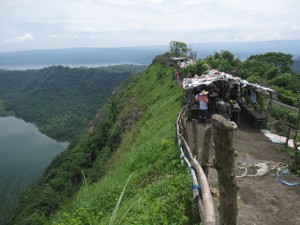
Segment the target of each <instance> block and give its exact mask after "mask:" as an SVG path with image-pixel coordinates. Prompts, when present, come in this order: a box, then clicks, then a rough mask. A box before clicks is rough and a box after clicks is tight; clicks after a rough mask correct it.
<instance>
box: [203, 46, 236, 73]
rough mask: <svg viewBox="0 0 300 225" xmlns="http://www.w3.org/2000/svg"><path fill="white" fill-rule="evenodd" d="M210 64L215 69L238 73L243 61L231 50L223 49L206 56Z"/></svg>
mask: <svg viewBox="0 0 300 225" xmlns="http://www.w3.org/2000/svg"><path fill="white" fill-rule="evenodd" d="M205 60H206V62H207V63H208V65H209V66H210V67H211V68H213V69H218V70H220V71H224V72H227V73H234V74H236V73H238V71H239V67H240V64H241V61H240V60H239V59H236V58H235V57H234V55H233V54H232V53H231V52H230V51H224V50H222V51H221V52H220V53H219V52H215V54H214V55H210V56H208V57H206V58H205Z"/></svg>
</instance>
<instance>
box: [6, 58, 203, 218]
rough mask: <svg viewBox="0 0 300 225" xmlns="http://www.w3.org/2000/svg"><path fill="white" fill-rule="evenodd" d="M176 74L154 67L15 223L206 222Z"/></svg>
mask: <svg viewBox="0 0 300 225" xmlns="http://www.w3.org/2000/svg"><path fill="white" fill-rule="evenodd" d="M173 72H174V71H173V70H172V69H171V68H164V67H163V66H162V65H160V64H159V63H156V64H153V65H152V66H151V67H150V68H148V69H147V71H146V72H145V73H143V74H140V75H137V76H135V77H133V78H132V79H131V80H130V81H129V82H128V83H127V84H126V86H125V87H123V88H122V89H121V90H120V91H119V92H118V93H116V94H115V95H114V96H112V98H111V99H110V100H109V102H108V103H107V104H106V105H105V107H104V108H102V110H101V112H100V113H99V116H98V117H97V119H96V121H95V129H94V130H93V131H92V132H91V133H89V134H87V135H86V136H85V137H84V138H82V139H81V140H80V141H79V142H78V143H77V144H76V145H74V146H73V147H71V148H69V149H68V150H67V151H65V152H63V153H62V154H61V155H59V156H58V157H57V158H56V159H55V160H53V162H52V163H51V165H50V166H49V168H48V169H47V170H46V172H45V174H44V176H43V177H42V178H41V179H40V181H39V182H38V183H37V184H36V185H35V186H34V187H33V188H31V189H30V190H28V191H27V192H26V193H25V194H24V195H23V197H22V198H21V200H20V203H19V206H18V207H17V208H16V210H15V213H14V216H13V217H12V219H11V222H10V224H48V223H51V224H108V223H109V222H110V221H111V219H112V214H113V212H114V221H116V222H117V223H120V222H121V223H122V224H157V223H160V224H194V223H196V221H199V218H198V216H197V213H195V210H196V209H195V208H194V203H193V201H192V192H191V181H190V177H189V175H188V168H186V167H183V168H182V167H181V164H180V158H179V149H178V146H177V145H176V142H175V139H176V137H175V132H174V121H175V120H176V117H177V113H178V111H179V109H180V102H181V101H180V99H181V87H180V86H179V85H176V84H175V83H174V82H173V80H172V78H173ZM132 173H133V174H132ZM83 174H84V176H83ZM131 175H132V177H131V179H130V180H129V181H128V183H127V185H126V188H125V190H124V191H123V192H122V189H123V188H124V187H125V183H126V180H127V178H128V177H129V176H131ZM84 178H85V179H84ZM178 190H180V191H178ZM121 193H122V194H121ZM120 196H122V200H120V201H119V203H118V207H117V210H115V211H114V209H115V206H116V204H117V202H118V198H119V197H120ZM188 196H190V198H189V197H188ZM71 199H72V200H71ZM70 200H71V202H70V203H68V202H69V201H70Z"/></svg>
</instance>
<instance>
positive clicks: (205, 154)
mask: <svg viewBox="0 0 300 225" xmlns="http://www.w3.org/2000/svg"><path fill="white" fill-rule="evenodd" d="M210 142H211V126H209V127H206V128H205V132H204V140H203V148H202V158H201V166H202V168H203V172H204V173H205V175H206V177H207V178H208V172H209V167H208V166H207V164H208V163H209V148H210ZM199 158H200V157H199Z"/></svg>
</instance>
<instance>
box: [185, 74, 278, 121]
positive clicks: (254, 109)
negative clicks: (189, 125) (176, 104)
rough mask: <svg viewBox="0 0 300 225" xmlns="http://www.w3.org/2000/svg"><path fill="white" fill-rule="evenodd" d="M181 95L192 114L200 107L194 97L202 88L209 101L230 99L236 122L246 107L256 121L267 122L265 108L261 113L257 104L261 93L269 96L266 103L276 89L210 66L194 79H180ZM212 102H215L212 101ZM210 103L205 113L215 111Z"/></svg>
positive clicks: (275, 93)
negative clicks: (181, 81)
mask: <svg viewBox="0 0 300 225" xmlns="http://www.w3.org/2000/svg"><path fill="white" fill-rule="evenodd" d="M182 85H183V89H184V98H185V101H186V103H187V104H188V106H189V109H190V115H191V116H192V117H195V116H196V115H197V113H198V110H199V107H198V105H197V100H196V99H195V98H196V96H197V95H199V94H200V93H201V91H203V90H205V91H206V92H208V97H209V99H210V101H218V100H225V99H228V100H230V101H229V102H230V106H231V111H232V117H234V118H232V119H234V120H235V121H236V122H237V123H239V115H240V112H241V110H242V109H243V110H245V111H247V112H248V113H249V115H250V116H252V117H253V118H254V126H255V124H256V122H259V121H267V117H268V110H269V105H268V109H267V111H266V112H263V110H262V107H261V105H260V97H261V94H265V95H266V94H267V95H269V99H270V101H269V104H271V101H272V99H274V97H275V96H277V94H278V93H277V92H276V91H275V90H273V89H271V88H268V87H264V86H262V85H259V84H256V83H250V82H248V81H246V80H243V79H241V78H240V77H235V76H232V75H231V74H227V73H224V72H220V71H218V70H215V69H212V70H208V71H207V73H206V74H202V75H201V76H198V75H195V76H194V77H193V78H184V79H183V84H182ZM213 104H215V103H213ZM213 104H209V105H208V116H211V115H212V114H213V113H214V110H213V109H212V107H213Z"/></svg>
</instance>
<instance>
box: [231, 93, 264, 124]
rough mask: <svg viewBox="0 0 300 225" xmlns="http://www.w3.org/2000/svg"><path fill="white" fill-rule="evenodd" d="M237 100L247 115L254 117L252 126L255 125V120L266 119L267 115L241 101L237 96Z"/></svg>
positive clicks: (262, 120)
mask: <svg viewBox="0 0 300 225" xmlns="http://www.w3.org/2000/svg"><path fill="white" fill-rule="evenodd" d="M237 102H238V103H239V105H240V106H241V107H242V108H243V109H244V110H245V111H247V112H248V114H249V116H252V117H253V118H254V124H253V127H255V125H256V123H257V122H264V121H266V120H267V116H266V115H265V114H263V113H260V112H259V111H257V110H256V109H254V108H253V107H252V106H250V105H248V104H247V103H245V101H243V100H242V99H241V98H238V99H237Z"/></svg>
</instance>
